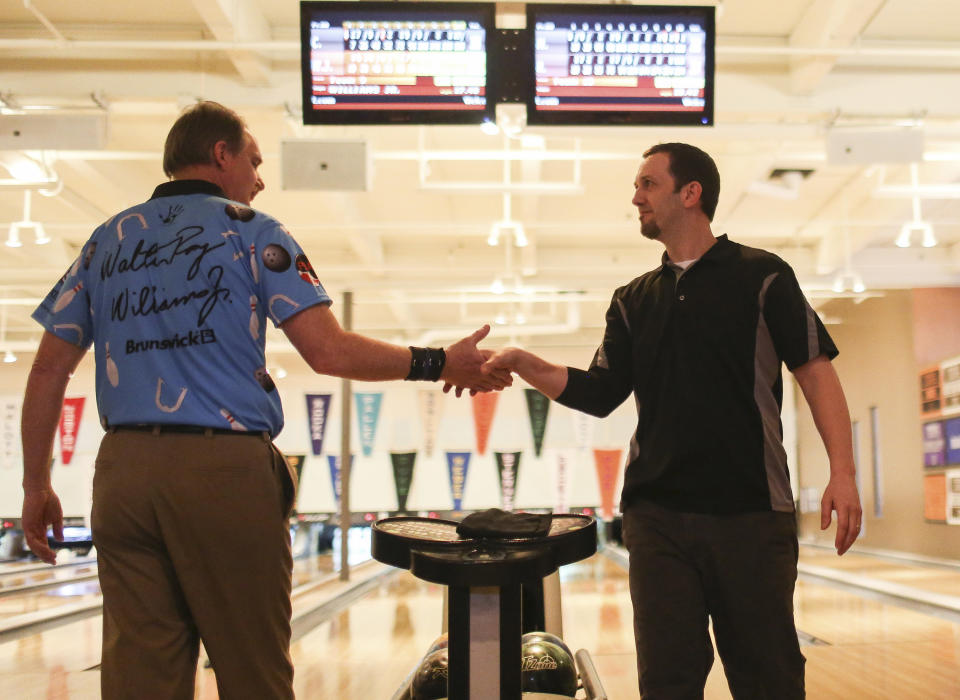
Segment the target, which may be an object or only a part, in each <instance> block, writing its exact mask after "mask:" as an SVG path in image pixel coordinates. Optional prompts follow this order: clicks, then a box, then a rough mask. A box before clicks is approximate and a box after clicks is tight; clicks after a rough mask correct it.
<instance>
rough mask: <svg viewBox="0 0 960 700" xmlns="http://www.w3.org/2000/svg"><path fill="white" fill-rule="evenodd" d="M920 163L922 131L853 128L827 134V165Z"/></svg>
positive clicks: (839, 129)
mask: <svg viewBox="0 0 960 700" xmlns="http://www.w3.org/2000/svg"><path fill="white" fill-rule="evenodd" d="M921 160H923V129H917V128H904V129H895V128H886V129H881V128H878V129H854V128H846V127H837V128H834V129H830V130H829V131H828V132H827V162H828V163H829V164H830V165H873V164H876V163H916V162H919V161H921Z"/></svg>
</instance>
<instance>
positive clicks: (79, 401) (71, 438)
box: [60, 396, 86, 465]
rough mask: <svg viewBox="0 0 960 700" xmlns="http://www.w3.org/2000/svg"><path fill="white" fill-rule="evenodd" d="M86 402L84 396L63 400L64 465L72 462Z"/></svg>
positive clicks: (62, 454)
mask: <svg viewBox="0 0 960 700" xmlns="http://www.w3.org/2000/svg"><path fill="white" fill-rule="evenodd" d="M85 400H86V397H84V396H77V397H74V398H67V399H64V400H63V411H62V412H61V413H60V461H61V462H62V463H63V464H64V465H67V464H70V460H71V459H73V451H74V449H76V446H77V433H78V432H79V431H80V418H81V417H82V416H83V402H84V401H85Z"/></svg>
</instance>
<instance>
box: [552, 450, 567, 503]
mask: <svg viewBox="0 0 960 700" xmlns="http://www.w3.org/2000/svg"><path fill="white" fill-rule="evenodd" d="M570 472H571V469H570V455H569V454H567V453H566V452H557V461H556V469H555V472H554V473H555V477H554V484H555V486H556V490H555V491H554V501H553V512H554V513H569V512H570V476H571V475H570Z"/></svg>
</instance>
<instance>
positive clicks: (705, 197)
mask: <svg viewBox="0 0 960 700" xmlns="http://www.w3.org/2000/svg"><path fill="white" fill-rule="evenodd" d="M655 153H666V154H667V156H668V157H669V158H670V174H671V175H672V176H673V179H674V180H675V181H676V183H677V187H676V189H675V190H674V191H675V192H679V191H680V188H681V187H683V186H684V185H686V184H687V183H690V182H699V183H700V187H701V189H702V192H701V194H700V208H701V209H703V213H704V214H706V215H707V219H709V220H710V221H713V215H714V214H715V213H716V211H717V201H719V199H720V171H719V170H717V164H716V163H714V162H713V158H711V157H710V156H709V155H707V153H706V152H704V151H701V150H700V149H699V148H697V147H696V146H691V145H690V144H688V143H658V144H657V145H656V146H653V147H652V148H649V149H647V151H646V153H644V154H643V157H644V158H649V157H650V156H652V155H653V154H655Z"/></svg>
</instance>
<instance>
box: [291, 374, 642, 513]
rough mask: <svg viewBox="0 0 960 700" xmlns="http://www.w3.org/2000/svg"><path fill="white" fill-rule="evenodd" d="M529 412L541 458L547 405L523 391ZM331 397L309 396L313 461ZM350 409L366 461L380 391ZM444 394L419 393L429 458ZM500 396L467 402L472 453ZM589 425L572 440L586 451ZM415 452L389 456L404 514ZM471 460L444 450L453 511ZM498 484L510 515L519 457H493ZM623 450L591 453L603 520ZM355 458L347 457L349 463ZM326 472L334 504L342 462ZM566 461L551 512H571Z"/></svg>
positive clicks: (295, 462) (582, 422) (459, 504)
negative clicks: (473, 440)
mask: <svg viewBox="0 0 960 700" xmlns="http://www.w3.org/2000/svg"><path fill="white" fill-rule="evenodd" d="M524 393H525V399H526V404H527V412H528V415H529V418H530V429H531V433H532V437H533V445H534V453H535V455H536V457H537V458H540V457H541V455H542V450H543V439H544V435H545V433H546V426H547V415H548V412H549V408H550V400H549V399H548V398H547V397H545V396H544V395H543V394H541V393H540V392H538V391H536V390H535V389H524ZM332 397H333V395H332V394H307V395H306V402H307V420H308V422H309V432H310V442H311V450H312V452H313V455H314V456H320V455H321V454H322V453H323V441H324V433H325V430H326V424H327V419H328V417H329V414H330V403H331V400H332ZM354 398H355V401H354V405H355V407H356V413H357V425H358V426H359V431H358V432H359V435H358V437H359V442H360V449H361V453H362V454H363V455H364V456H365V457H370V456H371V455H372V454H373V445H374V441H375V438H376V433H377V427H378V423H379V417H380V408H381V405H382V398H383V394H382V393H381V392H370V393H362V392H356V393H355V394H354ZM441 399H442V394H440V392H437V391H430V390H421V391H420V392H419V393H418V401H419V409H420V419H421V424H422V426H423V436H424V440H423V446H424V449H423V452H424V454H425V455H426V456H428V457H432V456H433V454H434V452H435V449H436V444H437V434H438V431H439V426H440V419H441V406H442V400H441ZM498 399H499V394H497V393H494V392H491V393H483V394H477V395H475V396H473V397H471V402H472V412H473V422H474V429H475V435H476V452H477V454H479V455H485V454H486V452H487V447H488V441H489V436H490V429H491V426H492V425H493V418H494V414H495V413H496V408H497V401H498ZM590 428H591V423H590V422H589V420H588V419H587V417H586V416H583V415H582V414H579V413H578V414H575V420H574V438H575V440H576V444H577V445H578V446H580V447H581V448H585V447H586V445H587V444H588V442H589V437H590ZM417 454H418V453H417V452H416V451H412V452H411V451H407V452H391V453H390V460H391V464H392V467H393V478H394V487H395V489H396V496H397V508H398V510H399V511H406V510H407V507H406V506H407V499H408V497H409V494H410V487H411V485H412V483H413V472H414V466H415V463H416V458H417ZM472 455H473V453H472V452H470V451H446V452H445V456H446V466H447V473H448V476H449V487H450V498H451V504H452V509H453V510H455V511H458V510H462V509H463V497H464V491H465V488H466V483H467V476H468V473H469V468H470V460H471V456H472ZM493 455H494V458H495V462H496V468H497V475H498V480H499V485H500V495H501V501H502V502H501V507H502V508H503V509H504V510H512V509H513V508H514V506H515V502H516V488H517V483H518V477H519V471H520V463H521V458H522V456H523V453H522V452H518V451H510V452H497V451H495V452H494V453H493ZM622 455H623V451H622V450H620V449H608V450H604V449H594V450H593V457H594V464H595V468H596V473H597V480H598V486H599V491H600V497H601V515H602V517H604V518H605V519H611V518H613V516H614V510H615V509H614V501H615V489H616V486H617V480H618V476H619V473H620V470H621V468H622V464H623V461H622ZM354 457H355V455H351V461H352V460H353V458H354ZM305 458H306V455H290V456H289V459H291V460H292V461H291V466H292V467H293V468H295V469H297V475H298V477H299V475H300V470H302V466H303V462H304V461H305ZM327 462H328V466H329V469H330V478H331V485H332V488H333V493H334V497H335V500H336V503H337V505H338V506H339V503H340V494H341V483H340V457H339V456H334V455H329V454H328V455H327ZM570 469H571V465H570V457H569V455H567V454H564V453H562V452H559V453H557V455H556V465H555V476H556V478H555V484H556V493H555V494H554V504H555V505H554V511H555V512H567V510H568V508H569V489H570V483H571V474H570Z"/></svg>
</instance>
